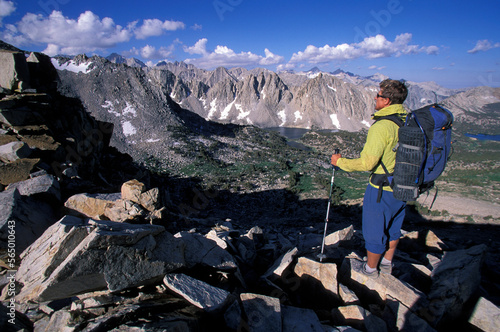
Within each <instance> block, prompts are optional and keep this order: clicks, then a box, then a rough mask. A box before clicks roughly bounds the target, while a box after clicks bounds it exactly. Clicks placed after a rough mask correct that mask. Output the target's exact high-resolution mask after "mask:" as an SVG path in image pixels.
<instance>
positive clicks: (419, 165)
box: [377, 104, 453, 207]
mask: <svg viewBox="0 0 500 332" xmlns="http://www.w3.org/2000/svg"><path fill="white" fill-rule="evenodd" d="M381 119H388V120H391V121H393V122H394V123H396V124H397V125H398V126H399V127H400V128H399V130H398V135H399V138H398V144H397V145H396V147H395V148H394V149H395V152H396V165H395V166H394V173H393V174H389V172H388V171H387V168H386V167H385V165H384V164H383V163H382V168H383V169H384V171H385V173H386V174H385V177H386V179H387V182H386V183H389V184H390V186H391V188H392V190H393V195H394V197H395V198H396V199H398V200H401V201H405V202H407V201H415V200H416V199H417V198H418V197H419V196H420V194H422V193H424V192H426V191H428V190H430V189H431V188H433V187H434V182H435V180H436V179H437V178H438V177H439V176H440V175H441V173H443V171H444V169H445V167H446V163H447V162H448V160H449V158H450V155H451V128H452V125H453V114H452V113H451V112H450V111H449V110H447V109H445V108H443V107H441V106H439V105H437V104H434V105H429V106H425V107H423V108H420V109H418V110H415V111H413V112H410V113H409V114H408V115H407V117H406V121H405V122H404V123H403V121H402V120H401V118H399V117H398V116H396V115H389V116H383V117H379V118H378V119H377V120H381ZM384 182H385V181H384ZM380 188H381V187H380ZM436 195H437V192H436ZM435 199H436V197H434V200H435ZM432 203H434V201H433V202H432ZM431 207H432V204H431Z"/></svg>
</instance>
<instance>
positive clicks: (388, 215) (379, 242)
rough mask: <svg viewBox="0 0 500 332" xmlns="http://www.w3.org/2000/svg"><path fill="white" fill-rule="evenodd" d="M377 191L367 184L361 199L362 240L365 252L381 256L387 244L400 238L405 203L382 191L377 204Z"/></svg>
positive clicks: (390, 193) (387, 246)
mask: <svg viewBox="0 0 500 332" xmlns="http://www.w3.org/2000/svg"><path fill="white" fill-rule="evenodd" d="M378 191H379V190H378V189H376V188H374V187H373V186H372V185H370V184H368V187H367V188H366V191H365V196H364V198H363V226H362V230H363V238H364V239H365V248H366V250H368V251H370V252H372V253H375V254H383V253H384V252H385V251H386V250H387V249H388V248H389V242H390V241H393V240H397V239H399V238H400V237H401V226H402V225H403V219H404V218H405V207H406V202H402V201H400V200H397V199H395V198H394V196H393V195H392V192H390V191H385V190H383V192H382V197H381V199H380V202H379V203H377V196H378Z"/></svg>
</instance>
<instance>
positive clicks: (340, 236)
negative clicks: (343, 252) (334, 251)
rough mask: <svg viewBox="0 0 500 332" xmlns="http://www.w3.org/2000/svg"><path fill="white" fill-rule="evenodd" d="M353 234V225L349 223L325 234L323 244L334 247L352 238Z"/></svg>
mask: <svg viewBox="0 0 500 332" xmlns="http://www.w3.org/2000/svg"><path fill="white" fill-rule="evenodd" d="M353 235H354V227H353V226H352V225H351V226H349V227H346V228H344V229H341V230H338V231H336V232H334V233H331V234H329V235H328V236H326V237H325V246H330V247H333V248H336V247H338V246H339V245H340V244H341V242H342V241H348V240H350V239H352V236H353Z"/></svg>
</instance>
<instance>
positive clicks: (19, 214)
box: [0, 188, 57, 253]
mask: <svg viewBox="0 0 500 332" xmlns="http://www.w3.org/2000/svg"><path fill="white" fill-rule="evenodd" d="M55 220H57V219H56V214H55V212H54V209H53V207H52V206H51V204H50V203H48V202H44V201H40V200H37V199H36V198H34V197H24V196H21V194H20V193H19V191H18V190H17V189H16V188H10V189H8V190H5V191H2V192H0V247H2V248H7V246H8V237H9V231H10V232H12V231H15V237H14V238H15V244H16V251H17V252H19V253H21V252H22V251H23V250H24V249H26V248H27V247H28V246H29V245H30V244H32V243H33V242H34V241H35V240H36V239H37V238H38V237H39V236H41V235H42V234H43V232H45V230H46V229H47V228H49V227H50V226H51V225H52V224H53V223H54V222H55ZM11 237H12V236H11Z"/></svg>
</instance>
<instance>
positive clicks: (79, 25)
mask: <svg viewBox="0 0 500 332" xmlns="http://www.w3.org/2000/svg"><path fill="white" fill-rule="evenodd" d="M0 1H2V2H0V5H2V4H5V3H8V2H6V1H4V0H0ZM0 9H1V7H0ZM184 28H185V25H184V23H182V22H179V21H160V20H158V19H147V20H144V21H143V23H142V25H140V26H139V25H138V21H134V22H130V23H128V24H127V26H121V25H118V24H115V22H114V21H113V19H112V18H109V17H104V18H102V19H101V18H100V17H99V16H97V15H95V14H94V13H93V12H91V11H86V12H84V13H82V14H80V16H79V17H78V18H77V19H71V18H68V17H66V16H63V14H62V12H60V11H55V10H54V11H53V12H52V13H51V14H50V15H49V16H44V15H42V14H38V15H36V14H32V13H28V14H26V15H25V16H24V17H23V18H22V19H21V21H19V22H17V23H16V24H15V25H14V24H8V25H6V27H5V29H4V31H3V32H2V33H1V35H0V39H3V40H4V41H5V42H8V43H11V44H13V45H19V46H21V45H29V44H47V47H46V49H45V50H44V52H45V53H46V54H48V55H56V54H61V53H62V54H70V55H72V54H78V53H86V52H94V51H102V50H106V49H108V48H111V47H114V46H116V45H117V44H120V43H124V42H128V41H130V40H131V39H132V38H133V37H134V36H135V37H136V38H137V39H145V38H148V37H151V36H159V35H162V34H163V33H165V31H174V30H178V29H184ZM169 51H170V50H169V48H161V49H158V50H156V49H155V50H153V49H152V48H151V46H146V47H144V48H143V49H141V51H140V52H141V53H143V54H145V55H146V57H153V56H154V55H153V54H155V56H161V57H165V55H169Z"/></svg>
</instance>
